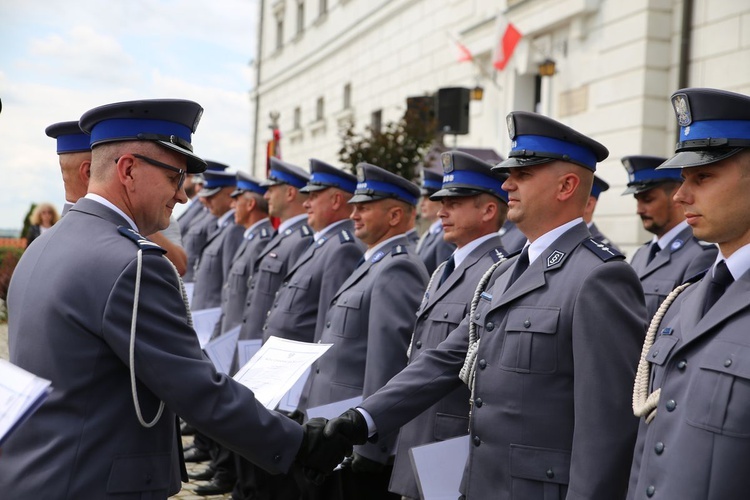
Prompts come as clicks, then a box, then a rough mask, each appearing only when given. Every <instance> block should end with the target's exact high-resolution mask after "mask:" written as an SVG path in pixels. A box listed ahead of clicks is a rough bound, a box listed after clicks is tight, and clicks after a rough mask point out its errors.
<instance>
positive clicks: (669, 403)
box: [666, 399, 677, 411]
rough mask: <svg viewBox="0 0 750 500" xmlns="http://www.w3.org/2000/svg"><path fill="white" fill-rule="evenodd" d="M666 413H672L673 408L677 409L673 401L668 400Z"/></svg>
mask: <svg viewBox="0 0 750 500" xmlns="http://www.w3.org/2000/svg"><path fill="white" fill-rule="evenodd" d="M666 406H667V411H674V409H675V408H677V403H676V402H675V400H674V399H670V400H669V401H667V405H666Z"/></svg>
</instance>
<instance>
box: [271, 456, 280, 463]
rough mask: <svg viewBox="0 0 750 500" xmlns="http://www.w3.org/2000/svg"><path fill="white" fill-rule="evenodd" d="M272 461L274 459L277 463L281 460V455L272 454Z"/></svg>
mask: <svg viewBox="0 0 750 500" xmlns="http://www.w3.org/2000/svg"><path fill="white" fill-rule="evenodd" d="M273 461H274V462H277V463H278V462H281V455H274V456H273Z"/></svg>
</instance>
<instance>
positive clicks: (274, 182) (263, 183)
mask: <svg viewBox="0 0 750 500" xmlns="http://www.w3.org/2000/svg"><path fill="white" fill-rule="evenodd" d="M278 184H284V183H283V182H279V181H277V180H275V179H265V180H262V181H260V186H261V187H268V186H276V185H278Z"/></svg>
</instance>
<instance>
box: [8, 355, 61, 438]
mask: <svg viewBox="0 0 750 500" xmlns="http://www.w3.org/2000/svg"><path fill="white" fill-rule="evenodd" d="M51 391H52V387H51V384H50V381H49V380H45V379H43V378H40V377H37V376H36V375H34V374H33V373H29V372H27V371H26V370H24V369H22V368H19V367H17V366H16V365H14V364H13V363H11V362H9V361H6V360H4V359H0V445H2V443H3V441H5V438H7V437H8V436H10V434H11V433H12V432H13V431H14V430H15V429H16V428H17V427H18V426H19V425H21V424H22V423H23V422H24V421H25V420H26V419H27V418H29V416H30V415H31V414H32V413H34V411H35V410H36V409H37V408H39V406H40V405H41V404H42V403H43V402H44V400H45V399H47V396H48V395H49V393H50V392H51Z"/></svg>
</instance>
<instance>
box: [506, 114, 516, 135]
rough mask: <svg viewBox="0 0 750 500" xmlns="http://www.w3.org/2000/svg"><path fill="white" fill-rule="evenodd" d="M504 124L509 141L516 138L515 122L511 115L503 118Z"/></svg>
mask: <svg viewBox="0 0 750 500" xmlns="http://www.w3.org/2000/svg"><path fill="white" fill-rule="evenodd" d="M505 123H506V124H507V125H508V136H510V138H511V140H513V139H515V138H516V122H515V121H513V113H511V114H509V115H508V116H507V117H506V118H505Z"/></svg>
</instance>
